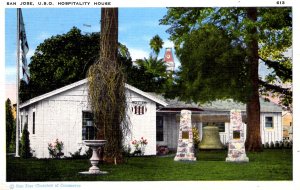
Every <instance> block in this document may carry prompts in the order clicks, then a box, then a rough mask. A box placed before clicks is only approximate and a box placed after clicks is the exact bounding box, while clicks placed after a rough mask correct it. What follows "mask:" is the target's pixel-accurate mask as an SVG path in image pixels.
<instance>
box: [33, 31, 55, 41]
mask: <svg viewBox="0 0 300 190" xmlns="http://www.w3.org/2000/svg"><path fill="white" fill-rule="evenodd" d="M51 36H52V35H51V34H49V33H47V32H41V33H40V35H38V36H37V37H36V40H38V41H44V40H45V39H47V38H50V37H51Z"/></svg>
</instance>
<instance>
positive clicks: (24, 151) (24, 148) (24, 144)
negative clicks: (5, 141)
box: [20, 123, 32, 158]
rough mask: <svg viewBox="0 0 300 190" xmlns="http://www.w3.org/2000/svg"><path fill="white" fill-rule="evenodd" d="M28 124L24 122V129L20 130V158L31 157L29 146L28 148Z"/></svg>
mask: <svg viewBox="0 0 300 190" xmlns="http://www.w3.org/2000/svg"><path fill="white" fill-rule="evenodd" d="M27 128H28V125H27V123H25V125H24V129H23V131H22V137H21V144H20V145H21V147H20V156H21V157H22V158H31V157H32V153H31V148H30V140H29V132H28V129H27Z"/></svg>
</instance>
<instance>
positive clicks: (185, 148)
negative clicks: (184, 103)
mask: <svg viewBox="0 0 300 190" xmlns="http://www.w3.org/2000/svg"><path fill="white" fill-rule="evenodd" d="M191 115H192V112H191V111H189V110H181V115H180V126H179V137H178V146H177V153H176V156H175V158H174V160H175V161H196V157H195V155H194V143H193V131H192V117H191Z"/></svg>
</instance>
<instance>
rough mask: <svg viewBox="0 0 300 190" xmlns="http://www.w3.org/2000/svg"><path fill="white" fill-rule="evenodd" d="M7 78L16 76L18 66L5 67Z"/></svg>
mask: <svg viewBox="0 0 300 190" xmlns="http://www.w3.org/2000/svg"><path fill="white" fill-rule="evenodd" d="M5 76H16V66H9V67H5Z"/></svg>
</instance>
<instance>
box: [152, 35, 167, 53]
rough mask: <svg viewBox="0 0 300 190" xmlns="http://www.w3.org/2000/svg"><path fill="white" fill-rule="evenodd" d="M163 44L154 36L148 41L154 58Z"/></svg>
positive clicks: (157, 36)
mask: <svg viewBox="0 0 300 190" xmlns="http://www.w3.org/2000/svg"><path fill="white" fill-rule="evenodd" d="M163 44H164V42H163V40H162V39H161V38H160V37H159V35H155V36H154V37H153V38H152V39H151V40H150V44H149V45H150V47H151V49H152V50H153V52H154V53H155V55H156V57H157V56H158V54H159V52H160V50H161V48H162V46H163Z"/></svg>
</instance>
